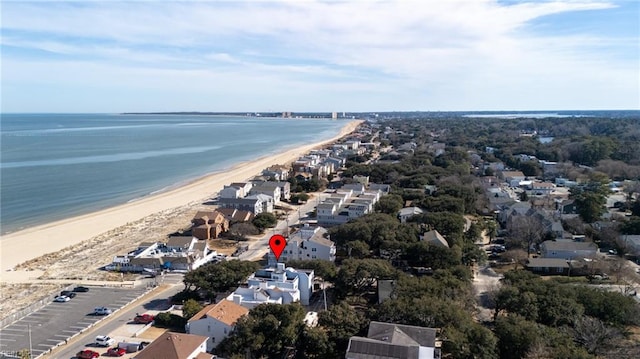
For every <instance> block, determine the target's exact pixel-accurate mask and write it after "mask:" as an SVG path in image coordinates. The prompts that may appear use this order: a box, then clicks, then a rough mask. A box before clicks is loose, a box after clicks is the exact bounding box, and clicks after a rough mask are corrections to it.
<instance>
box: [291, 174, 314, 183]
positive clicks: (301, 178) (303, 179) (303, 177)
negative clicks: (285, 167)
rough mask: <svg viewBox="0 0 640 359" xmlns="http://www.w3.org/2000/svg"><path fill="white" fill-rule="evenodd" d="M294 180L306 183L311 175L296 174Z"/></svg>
mask: <svg viewBox="0 0 640 359" xmlns="http://www.w3.org/2000/svg"><path fill="white" fill-rule="evenodd" d="M294 178H295V179H296V180H297V181H298V182H306V181H308V180H310V179H312V178H313V174H311V173H309V172H296V174H295V176H294Z"/></svg>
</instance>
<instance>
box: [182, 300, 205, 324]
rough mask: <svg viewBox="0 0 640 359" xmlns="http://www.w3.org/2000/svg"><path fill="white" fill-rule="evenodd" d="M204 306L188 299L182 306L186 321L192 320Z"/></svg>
mask: <svg viewBox="0 0 640 359" xmlns="http://www.w3.org/2000/svg"><path fill="white" fill-rule="evenodd" d="M202 308H203V307H202V305H200V303H198V302H197V301H196V300H194V299H188V300H187V301H186V302H184V304H183V305H182V317H183V318H184V319H186V320H189V319H191V318H192V317H193V316H194V315H196V314H198V312H199V311H201V310H202Z"/></svg>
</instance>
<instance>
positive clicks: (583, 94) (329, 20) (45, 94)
mask: <svg viewBox="0 0 640 359" xmlns="http://www.w3.org/2000/svg"><path fill="white" fill-rule="evenodd" d="M1 6H2V12H1V13H2V15H1V16H2V18H1V20H2V21H1V24H0V27H1V31H2V37H1V50H2V53H1V54H2V55H1V60H2V62H1V66H2V95H1V96H2V98H1V100H2V106H1V107H2V111H3V112H71V113H82V112H101V113H118V112H172V111H201V112H208V111H211V112H283V111H291V112H338V113H342V112H343V111H346V112H365V111H372V112H383V111H414V110H415V111H486V110H496V111H510V110H516V111H517V110H549V111H553V110H618V109H629V110H636V109H640V20H639V16H638V14H639V13H640V2H638V1H630V0H623V1H589V0H585V1H574V0H558V1H515V0H505V1H495V0H464V1H376V2H368V1H367V2H365V1H345V2H337V1H329V0H327V1H311V0H310V1H246V2H236V1H234V2H224V1H193V2H191V1H172V2H158V1H134V2H109V1H88V2H87V1H71V2H57V1H47V2H45V1H34V2H22V1H2V4H1Z"/></svg>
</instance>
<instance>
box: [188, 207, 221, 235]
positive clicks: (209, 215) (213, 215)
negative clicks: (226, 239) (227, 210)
mask: <svg viewBox="0 0 640 359" xmlns="http://www.w3.org/2000/svg"><path fill="white" fill-rule="evenodd" d="M191 223H192V224H193V226H192V227H191V234H192V235H193V236H194V237H196V238H198V239H215V238H218V237H219V236H220V234H222V233H223V232H226V231H228V230H229V220H228V219H227V218H226V217H225V215H224V214H222V213H220V212H218V211H198V212H197V213H196V215H195V216H193V219H191Z"/></svg>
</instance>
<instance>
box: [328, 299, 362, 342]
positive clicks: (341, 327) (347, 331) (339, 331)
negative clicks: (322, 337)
mask: <svg viewBox="0 0 640 359" xmlns="http://www.w3.org/2000/svg"><path fill="white" fill-rule="evenodd" d="M318 324H319V325H320V326H321V327H323V328H325V329H326V331H327V335H328V337H329V340H330V342H332V343H335V350H336V352H337V353H344V352H345V351H346V349H347V344H348V343H349V338H351V337H352V336H354V335H357V334H364V330H365V329H366V327H367V325H368V321H367V319H366V318H365V317H364V316H363V315H362V314H360V313H358V312H357V311H356V310H355V309H353V308H352V307H351V306H350V305H349V304H347V302H345V301H341V302H339V303H338V304H334V305H332V306H331V308H329V310H327V311H324V312H321V313H320V316H319V318H318Z"/></svg>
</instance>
